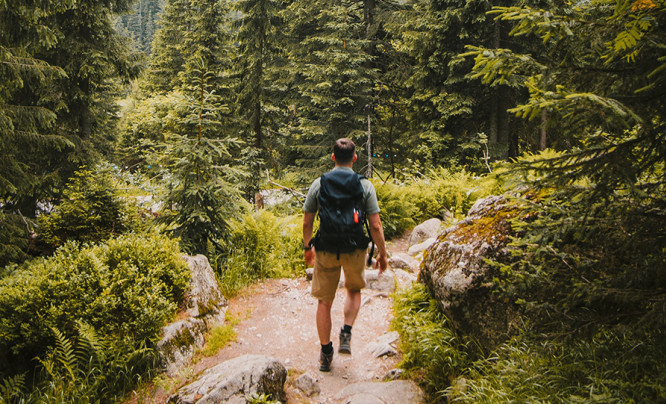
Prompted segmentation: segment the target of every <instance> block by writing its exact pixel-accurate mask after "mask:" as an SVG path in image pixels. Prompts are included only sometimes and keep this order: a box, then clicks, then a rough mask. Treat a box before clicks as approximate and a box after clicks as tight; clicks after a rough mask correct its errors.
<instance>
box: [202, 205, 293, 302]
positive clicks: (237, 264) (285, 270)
mask: <svg viewBox="0 0 666 404" xmlns="http://www.w3.org/2000/svg"><path fill="white" fill-rule="evenodd" d="M302 220H303V218H302V216H300V215H299V216H288V217H284V218H280V217H277V216H275V215H274V214H273V213H271V212H269V211H266V210H260V211H258V212H254V213H249V214H246V215H245V216H243V218H242V220H240V221H238V220H231V221H230V222H229V230H230V233H229V238H228V241H227V242H226V247H225V251H224V252H223V253H222V254H220V255H219V256H218V257H217V259H216V260H215V266H216V268H217V271H218V273H219V276H220V284H221V287H222V291H223V293H224V294H225V295H226V296H230V295H233V294H235V293H236V292H237V291H239V290H240V289H242V288H243V287H245V286H248V285H250V284H251V283H253V282H255V281H257V280H259V279H265V278H280V277H292V276H296V275H298V274H300V273H301V271H302V270H303V268H304V262H303V249H302V239H303V236H302Z"/></svg>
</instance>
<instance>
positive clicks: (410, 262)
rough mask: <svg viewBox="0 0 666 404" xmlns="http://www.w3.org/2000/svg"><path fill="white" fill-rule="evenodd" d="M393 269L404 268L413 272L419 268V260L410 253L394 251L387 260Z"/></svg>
mask: <svg viewBox="0 0 666 404" xmlns="http://www.w3.org/2000/svg"><path fill="white" fill-rule="evenodd" d="M388 263H389V265H390V266H391V268H393V269H404V270H406V271H409V272H415V271H416V270H417V269H418V268H419V264H420V263H419V261H417V260H415V259H414V258H413V257H412V256H411V255H409V254H405V253H395V254H393V255H392V256H391V258H389V260H388Z"/></svg>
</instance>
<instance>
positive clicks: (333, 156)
mask: <svg viewBox="0 0 666 404" xmlns="http://www.w3.org/2000/svg"><path fill="white" fill-rule="evenodd" d="M331 158H332V159H333V161H335V153H331Z"/></svg>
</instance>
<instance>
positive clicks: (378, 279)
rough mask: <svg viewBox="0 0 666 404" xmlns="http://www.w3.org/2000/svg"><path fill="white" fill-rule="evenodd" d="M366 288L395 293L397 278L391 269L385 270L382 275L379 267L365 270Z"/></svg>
mask: <svg viewBox="0 0 666 404" xmlns="http://www.w3.org/2000/svg"><path fill="white" fill-rule="evenodd" d="M365 284H366V286H365V287H366V288H368V289H371V290H377V291H380V292H387V293H393V292H394V291H395V280H394V279H393V276H392V274H391V273H390V272H389V271H384V273H383V274H382V275H381V276H380V275H379V270H378V269H366V270H365Z"/></svg>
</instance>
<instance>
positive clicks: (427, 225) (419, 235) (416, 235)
mask: <svg viewBox="0 0 666 404" xmlns="http://www.w3.org/2000/svg"><path fill="white" fill-rule="evenodd" d="M441 227H442V221H441V220H439V219H437V218H432V219H428V220H426V221H425V222H423V223H421V224H419V225H418V226H416V227H414V230H412V234H410V235H409V240H408V244H409V246H410V247H411V246H413V245H416V244H419V243H422V242H424V241H426V240H427V239H429V238H433V237H437V236H438V235H439V233H440V231H441Z"/></svg>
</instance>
